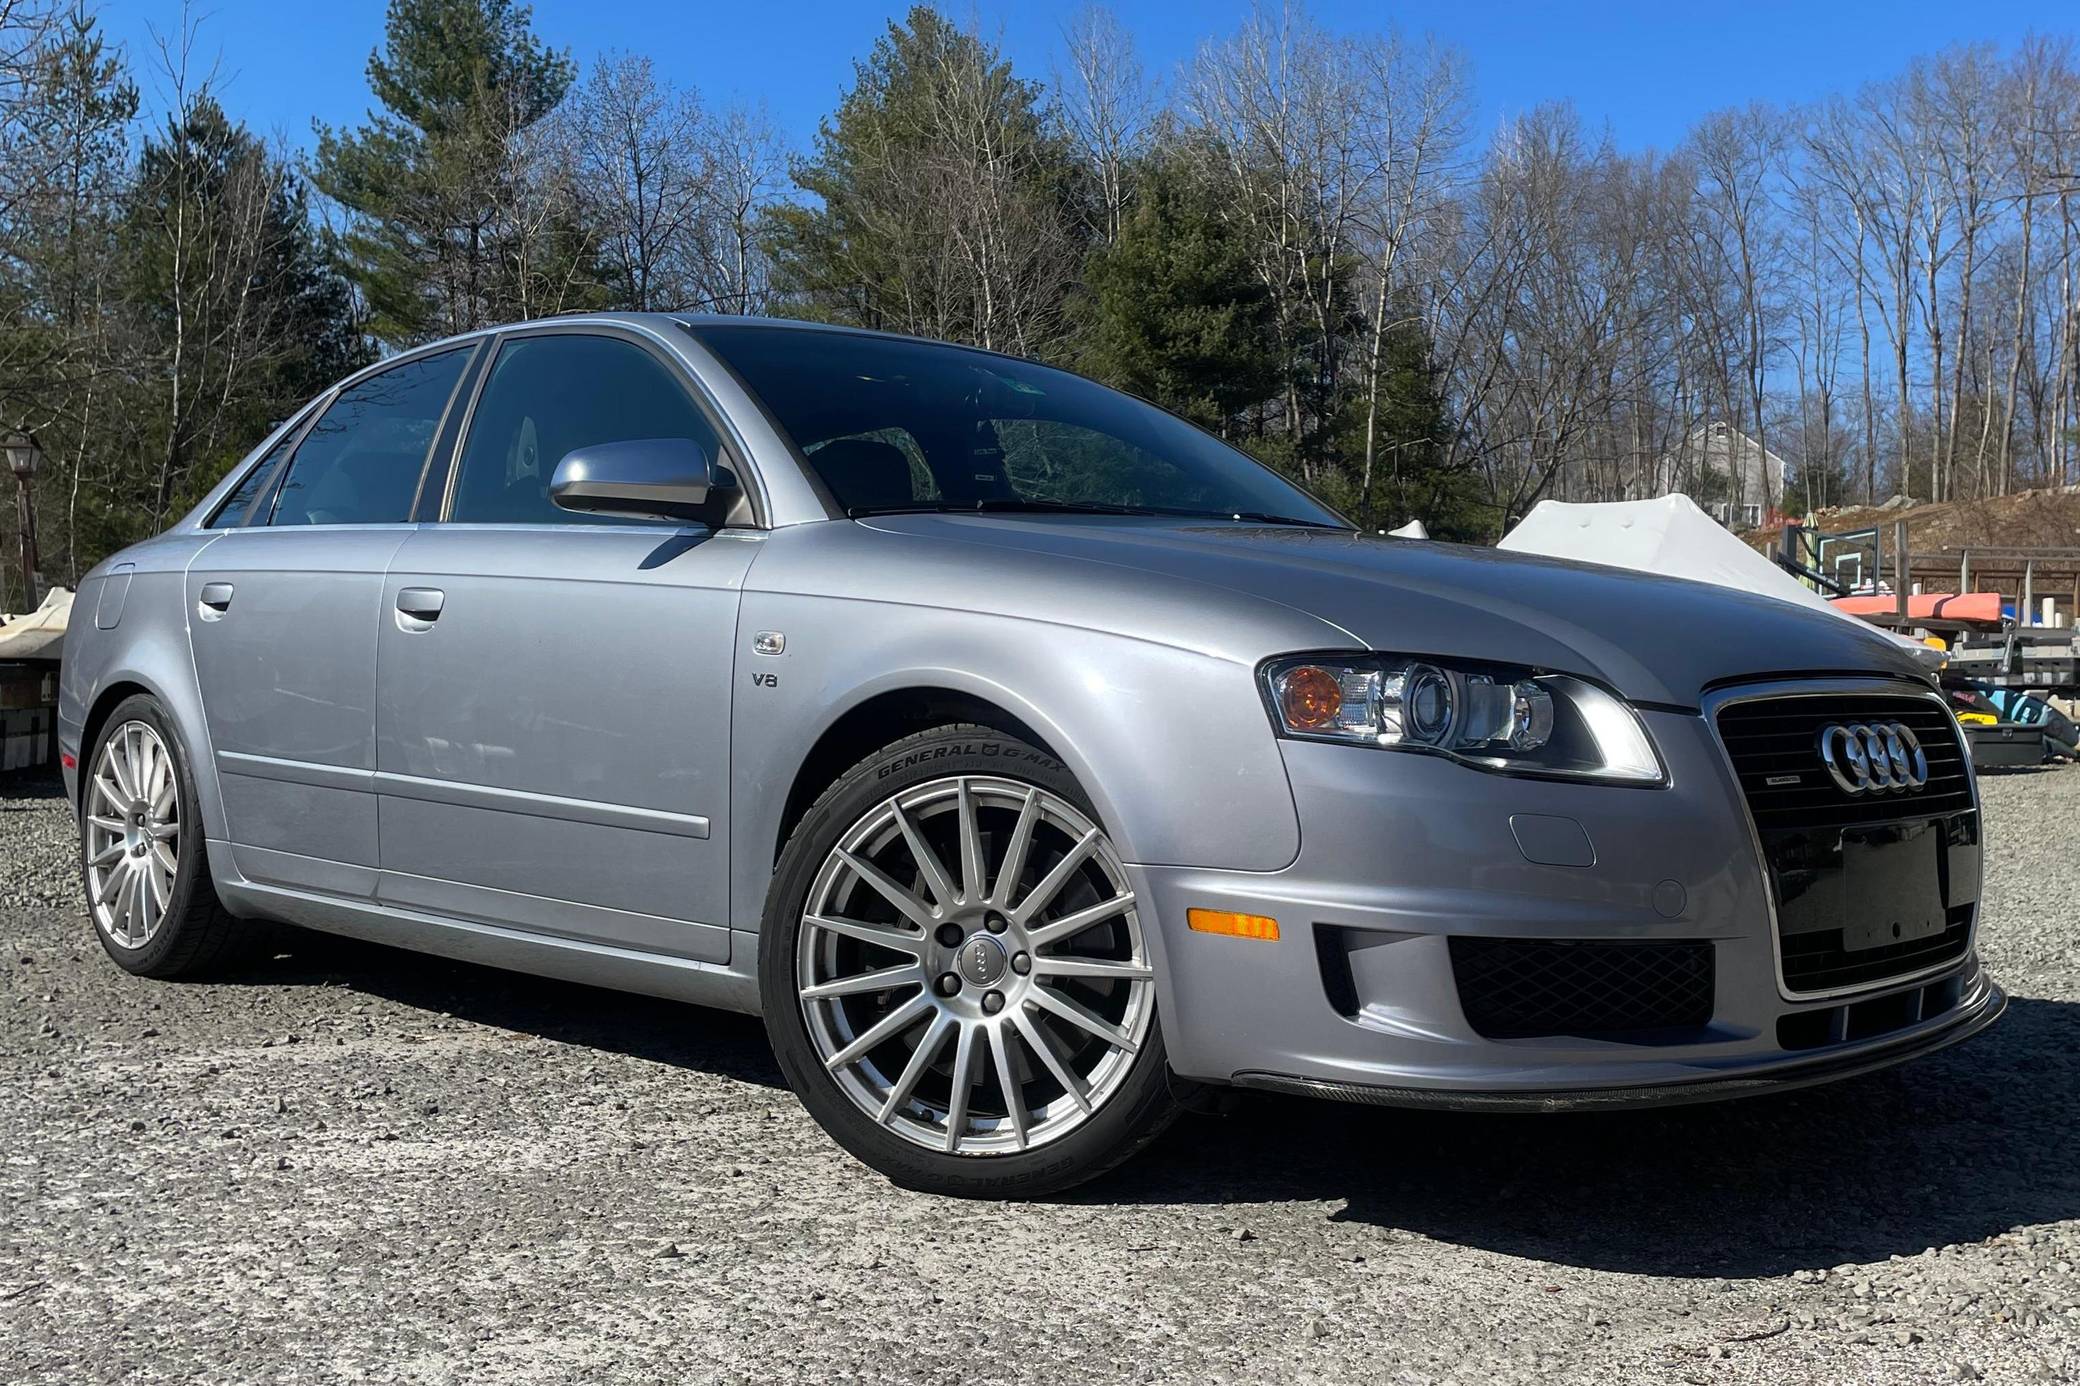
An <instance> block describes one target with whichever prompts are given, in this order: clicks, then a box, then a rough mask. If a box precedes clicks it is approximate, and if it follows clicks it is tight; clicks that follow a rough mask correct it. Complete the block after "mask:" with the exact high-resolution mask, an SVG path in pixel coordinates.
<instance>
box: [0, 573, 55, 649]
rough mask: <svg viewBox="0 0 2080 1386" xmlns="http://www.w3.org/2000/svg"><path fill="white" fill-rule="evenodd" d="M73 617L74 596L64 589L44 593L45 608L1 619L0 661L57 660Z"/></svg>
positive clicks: (43, 606)
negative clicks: (66, 629)
mask: <svg viewBox="0 0 2080 1386" xmlns="http://www.w3.org/2000/svg"><path fill="white" fill-rule="evenodd" d="M71 617H72V593H71V591H70V590H69V589H67V588H63V587H53V588H52V589H51V590H50V591H48V592H46V593H44V595H43V604H42V605H41V606H39V607H37V608H36V609H35V610H34V611H28V612H24V613H23V614H21V615H20V616H6V615H0V660H7V659H56V658H57V657H58V651H59V650H61V649H63V648H64V645H65V626H66V624H67V622H68V621H70V620H71Z"/></svg>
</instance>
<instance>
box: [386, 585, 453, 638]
mask: <svg viewBox="0 0 2080 1386" xmlns="http://www.w3.org/2000/svg"><path fill="white" fill-rule="evenodd" d="M447 600H448V594H447V593H445V592H443V591H441V590H440V588H438V587H405V588H400V589H399V590H398V593H397V628H398V629H399V630H404V631H412V632H415V633H416V632H419V631H426V630H432V629H433V623H434V622H435V621H438V620H439V619H440V618H441V607H442V606H443V605H445V604H446V602H447Z"/></svg>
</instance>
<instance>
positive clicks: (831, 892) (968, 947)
mask: <svg viewBox="0 0 2080 1386" xmlns="http://www.w3.org/2000/svg"><path fill="white" fill-rule="evenodd" d="M795 956H796V967H795V982H796V987H797V990H798V991H799V994H800V996H801V999H802V1005H803V1008H804V1010H805V1012H806V1015H807V1020H808V1024H809V1033H810V1036H811V1038H812V1039H813V1040H814V1041H815V1044H816V1051H817V1055H818V1057H819V1058H821V1059H822V1060H823V1064H824V1067H825V1068H827V1069H828V1070H830V1072H831V1073H832V1074H834V1075H835V1076H836V1077H837V1079H838V1082H839V1085H840V1086H841V1087H842V1088H843V1089H844V1091H845V1093H846V1095H847V1096H849V1097H850V1098H852V1100H853V1101H854V1102H855V1103H857V1104H858V1105H859V1108H860V1110H862V1111H864V1112H866V1113H867V1114H868V1115H870V1116H872V1117H873V1118H874V1120H875V1121H877V1122H880V1123H881V1124H883V1125H885V1126H887V1127H889V1128H890V1129H891V1130H893V1131H895V1132H896V1133H897V1134H899V1135H901V1136H902V1137H904V1138H905V1139H906V1140H911V1141H915V1142H917V1143H918V1144H920V1145H925V1146H929V1147H931V1148H934V1149H940V1150H946V1151H949V1152H951V1153H954V1154H963V1153H977V1154H979V1153H985V1152H988V1151H992V1150H1024V1149H1026V1148H1027V1147H1029V1146H1033V1145H1039V1144H1043V1143H1045V1142H1047V1141H1051V1140H1054V1139H1056V1138H1058V1137H1060V1136H1061V1135H1063V1134H1064V1133H1065V1132H1068V1131H1071V1130H1073V1129H1075V1127H1076V1126H1077V1125H1078V1124H1080V1123H1081V1122H1082V1121H1084V1120H1085V1119H1086V1118H1087V1117H1089V1115H1090V1114H1091V1113H1092V1112H1093V1111H1094V1110H1096V1108H1097V1107H1098V1106H1099V1105H1100V1104H1102V1103H1103V1102H1104V1101H1105V1099H1106V1098H1107V1097H1108V1096H1109V1095H1110V1094H1111V1092H1112V1089H1113V1088H1114V1087H1115V1086H1116V1085H1117V1084H1118V1082H1119V1080H1120V1078H1121V1077H1122V1076H1123V1075H1124V1074H1125V1072H1126V1070H1127V1067H1128V1064H1129V1062H1130V1061H1131V1060H1132V1058H1133V1056H1134V1054H1135V1053H1136V1052H1137V1051H1138V1050H1139V1049H1140V1047H1141V1043H1142V1040H1143V1038H1144V1037H1145V1035H1146V1033H1147V1030H1148V1021H1149V1016H1150V1014H1151V1011H1152V1006H1151V999H1152V995H1153V991H1154V981H1153V979H1154V975H1155V974H1154V973H1153V972H1151V971H1150V970H1149V966H1148V957H1147V954H1146V952H1145V951H1144V949H1143V946H1142V940H1141V925H1140V922H1139V920H1138V919H1137V918H1136V916H1135V912H1134V892H1133V890H1132V888H1130V887H1129V886H1128V884H1127V879H1126V872H1125V871H1124V870H1123V869H1122V868H1121V866H1120V861H1119V854H1118V853H1117V852H1115V851H1114V850H1113V848H1112V844H1111V843H1110V842H1109V841H1108V840H1107V839H1106V837H1105V834H1104V832H1103V831H1102V830H1101V829H1099V828H1098V827H1096V826H1095V825H1094V824H1092V822H1091V821H1090V820H1089V819H1088V818H1086V817H1085V816H1084V815H1083V813H1082V812H1080V811H1079V810H1078V809H1077V808H1076V807H1075V806H1074V805H1072V804H1070V803H1068V802H1067V801H1066V800H1064V799H1063V798H1062V797H1061V796H1059V795H1056V794H1051V793H1049V792H1047V791H1046V790H1044V789H1041V788H1039V787H1038V786H1035V785H1029V784H1020V783H1018V782H1016V781H1013V780H1005V779H997V778H993V777H987V776H974V775H965V776H957V777H951V778H947V779H939V780H933V781H930V782H928V783H926V784H922V785H919V786H918V787H916V788H915V789H911V790H907V791H904V792H902V793H899V794H896V795H893V796H891V797H890V798H888V799H887V800H885V801H883V802H882V803H881V804H879V805H878V806H876V807H875V808H874V809H873V810H872V811H871V812H869V813H868V814H867V815H866V817H864V818H862V819H860V820H859V822H857V823H855V824H854V825H853V827H852V829H851V831H850V832H848V833H846V834H845V836H844V837H843V839H841V840H840V842H839V843H838V845H837V846H836V847H834V848H832V849H831V851H830V853H829V855H828V856H827V857H826V858H825V860H824V864H823V869H822V870H821V871H819V872H818V873H817V877H816V883H815V884H814V885H813V886H811V887H810V891H809V907H808V909H807V910H805V911H804V912H803V915H802V928H801V932H800V935H799V940H798V942H797V944H796V955H795Z"/></svg>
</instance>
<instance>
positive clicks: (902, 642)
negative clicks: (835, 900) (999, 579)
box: [730, 592, 1300, 930]
mask: <svg viewBox="0 0 2080 1386" xmlns="http://www.w3.org/2000/svg"><path fill="white" fill-rule="evenodd" d="M758 631H777V632H781V633H784V635H785V637H786V649H785V652H784V653H782V654H780V655H777V656H768V655H758V654H754V653H752V652H751V641H752V638H753V635H754V633H755V632H758ZM739 637H740V638H739V642H738V643H739V652H738V654H737V657H736V667H737V681H736V690H735V693H734V696H733V698H732V703H733V705H734V716H733V718H732V741H733V746H732V755H731V779H732V784H731V802H732V804H733V806H734V808H735V815H734V819H735V821H734V829H733V833H732V868H731V869H732V875H733V889H732V890H731V892H730V899H731V909H730V913H731V916H732V919H731V923H732V927H734V928H737V929H743V930H755V929H757V928H758V926H759V916H760V914H761V912H762V910H763V908H764V904H765V896H766V890H767V887H768V885H769V884H770V882H771V879H772V874H773V849H774V844H775V842H776V841H777V838H778V834H779V831H780V825H781V818H782V815H783V814H784V812H785V810H786V804H787V799H788V791H789V789H790V788H791V787H792V785H793V784H794V780H795V777H796V775H797V774H798V773H799V771H800V770H801V767H802V764H803V762H804V760H805V759H806V758H807V756H808V754H809V751H810V749H811V748H812V747H813V746H814V745H815V744H816V742H817V741H818V740H819V739H820V738H821V736H822V735H823V733H824V732H825V731H827V730H828V729H829V728H830V727H831V726H832V725H834V724H835V723H836V722H837V721H838V720H839V719H840V718H842V717H844V716H845V714H846V713H847V712H849V711H851V710H852V709H854V708H856V707H858V706H860V705H861V704H863V703H865V702H866V701H868V700H869V699H872V698H876V697H879V696H881V695H883V694H887V693H893V692H899V691H903V690H909V689H916V690H933V691H948V692H954V693H961V694H966V695H968V696H971V697H975V698H980V699H983V700H985V701H987V702H990V703H993V704H995V705H997V706H998V707H1001V708H1003V709H1004V710H1005V711H1006V712H1008V713H1010V714H1011V715H1013V716H1015V717H1017V718H1018V719H1019V720H1020V721H1022V722H1024V723H1025V724H1026V725H1028V726H1030V727H1031V728H1033V730H1034V731H1035V732H1036V733H1037V734H1038V735H1040V736H1041V737H1042V738H1044V739H1045V740H1046V741H1047V743H1048V745H1049V746H1050V747H1051V748H1052V749H1053V750H1054V751H1055V753H1056V754H1058V755H1060V756H1061V758H1062V760H1063V763H1064V764H1066V765H1067V766H1068V767H1069V769H1070V771H1071V772H1072V773H1073V774H1074V775H1075V776H1076V779H1077V782H1078V783H1079V784H1081V785H1082V786H1083V787H1084V790H1085V791H1086V792H1087V793H1088V794H1089V795H1090V796H1091V800H1092V802H1093V804H1094V805H1095V806H1096V808H1097V810H1098V814H1099V817H1100V819H1101V820H1102V821H1103V822H1104V824H1105V826H1106V829H1107V831H1109V832H1110V833H1111V834H1112V837H1113V840H1114V842H1115V843H1116V844H1117V845H1118V847H1119V849H1120V853H1121V855H1122V856H1123V857H1125V858H1126V860H1128V861H1129V862H1133V863H1148V864H1156V863H1159V864H1164V865H1192V866H1202V867H1212V866H1219V867H1222V868H1225V869H1228V870H1243V871H1275V870H1277V869H1279V868H1281V867H1284V866H1287V865H1289V864H1291V862H1292V861H1293V859H1294V858H1295V857H1296V856H1297V855H1298V853H1299V847H1300V826H1299V818H1298V814H1297V812H1296V810H1295V809H1294V805H1293V794H1292V788H1291V786H1290V785H1289V784H1288V782H1287V780H1286V771H1285V765H1284V762H1283V760H1282V758H1281V757H1280V755H1279V753H1278V744H1277V741H1276V739H1275V738H1274V737H1273V735H1272V732H1271V728H1270V725H1269V723H1268V721H1267V720H1266V717H1265V713H1264V707H1263V703H1262V701H1261V699H1260V698H1259V697H1258V694H1257V691H1256V688H1255V682H1254V680H1255V674H1254V671H1253V670H1252V668H1251V667H1249V666H1247V665H1244V664H1240V663H1237V662H1235V661H1233V660H1231V659H1226V658H1222V657H1219V656H1215V655H1210V654H1206V653H1202V652H1199V651H1195V650H1187V649H1182V648H1179V647H1176V646H1172V645H1165V644H1161V643H1158V642H1154V641H1148V640H1141V639H1136V638H1133V637H1129V636H1124V635H1119V634H1113V633H1109V632H1104V631H1094V630H1088V629H1084V628H1081V627H1074V626H1066V625H1059V624H1053V623H1049V622H1043V621H1037V620H1031V619H1022V618H1016V617H1007V616H1004V615H1000V614H993V613H991V614H984V613H975V612H962V611H950V610H947V609H944V608H934V607H921V606H906V605H901V604H896V603H887V602H877V601H866V600H851V599H845V598H837V597H832V596H827V595H821V596H808V595H796V594H785V593H758V592H751V593H746V594H745V598H744V606H743V614H742V617H741V620H740V623H739Z"/></svg>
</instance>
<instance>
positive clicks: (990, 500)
mask: <svg viewBox="0 0 2080 1386" xmlns="http://www.w3.org/2000/svg"><path fill="white" fill-rule="evenodd" d="M988 512H1009V513H1013V514H1017V513H1019V512H1027V513H1034V514H1042V515H1170V514H1176V513H1178V512H1176V511H1169V510H1156V509H1153V508H1151V507H1149V506H1145V505H1114V504H1112V503H1111V502H1109V501H1062V500H1042V499H1037V498H1035V499H1030V500H1029V499H1026V498H1024V497H1021V496H984V497H982V498H981V499H979V500H971V501H919V502H917V503H916V504H915V505H855V506H850V507H848V508H847V509H846V511H845V514H846V515H847V516H848V517H849V518H851V519H855V520H857V519H862V518H864V517H865V516H868V515H975V514H982V513H988Z"/></svg>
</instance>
